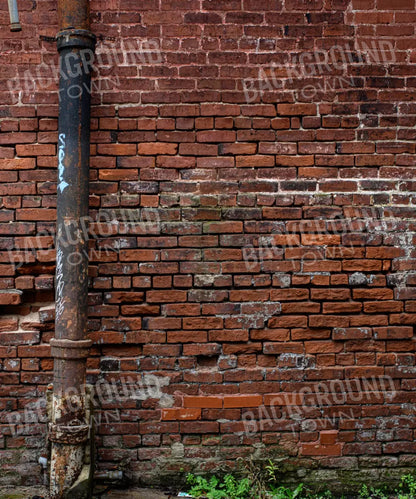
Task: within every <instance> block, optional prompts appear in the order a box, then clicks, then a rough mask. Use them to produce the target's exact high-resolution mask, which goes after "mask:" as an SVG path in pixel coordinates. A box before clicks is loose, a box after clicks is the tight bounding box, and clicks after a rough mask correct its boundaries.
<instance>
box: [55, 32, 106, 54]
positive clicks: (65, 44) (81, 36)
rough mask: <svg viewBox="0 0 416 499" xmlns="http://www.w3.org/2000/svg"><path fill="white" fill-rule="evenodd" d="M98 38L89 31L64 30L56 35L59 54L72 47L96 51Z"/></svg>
mask: <svg viewBox="0 0 416 499" xmlns="http://www.w3.org/2000/svg"><path fill="white" fill-rule="evenodd" d="M96 40H97V37H96V36H95V35H94V33H92V32H91V31H89V30H87V29H64V30H63V31H60V32H59V33H58V34H57V35H56V44H57V47H58V52H59V51H61V50H63V49H66V48H72V47H78V48H86V49H90V50H92V51H94V49H95V42H96Z"/></svg>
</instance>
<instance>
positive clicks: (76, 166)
mask: <svg viewBox="0 0 416 499" xmlns="http://www.w3.org/2000/svg"><path fill="white" fill-rule="evenodd" d="M58 16H59V32H58V34H57V46H58V51H59V64H60V80H59V120H58V121H59V132H58V187H57V228H56V250H57V251H56V274H55V338H54V339H52V340H51V347H52V348H51V351H52V356H53V357H54V378H53V395H52V421H51V423H50V425H49V439H50V441H51V447H52V451H51V468H50V497H51V498H52V499H58V498H65V497H67V492H68V490H69V489H70V487H71V486H72V485H73V484H74V482H75V481H76V479H77V478H78V476H79V474H80V472H81V470H82V467H83V464H84V455H85V445H86V441H87V439H88V434H89V426H88V421H87V420H86V401H85V399H86V394H85V385H86V360H87V357H88V353H89V348H90V346H91V341H90V340H88V339H86V334H87V297H88V240H87V234H85V222H86V220H87V216H88V190H89V189H88V187H89V186H88V179H89V148H90V139H89V136H90V106H91V67H92V60H93V55H94V47H95V37H94V35H93V34H92V33H91V32H90V30H89V28H90V22H89V0H58Z"/></svg>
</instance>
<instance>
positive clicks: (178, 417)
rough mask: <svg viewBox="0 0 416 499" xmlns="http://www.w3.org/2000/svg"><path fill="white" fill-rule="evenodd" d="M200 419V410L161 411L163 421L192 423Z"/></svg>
mask: <svg viewBox="0 0 416 499" xmlns="http://www.w3.org/2000/svg"><path fill="white" fill-rule="evenodd" d="M197 419H201V409H191V408H189V409H162V420H163V421H192V420H197Z"/></svg>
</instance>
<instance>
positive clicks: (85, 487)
mask: <svg viewBox="0 0 416 499" xmlns="http://www.w3.org/2000/svg"><path fill="white" fill-rule="evenodd" d="M92 483H93V479H92V476H91V465H89V464H87V465H85V466H84V467H83V468H82V471H81V473H80V474H79V477H78V479H77V481H76V482H75V483H74V485H73V486H72V487H71V488H70V489H69V491H68V493H67V497H68V499H69V498H70V499H90V498H91V497H92Z"/></svg>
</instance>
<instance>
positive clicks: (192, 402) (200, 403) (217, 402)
mask: <svg viewBox="0 0 416 499" xmlns="http://www.w3.org/2000/svg"><path fill="white" fill-rule="evenodd" d="M183 405H184V407H189V408H191V407H194V408H203V409H204V408H207V409H221V408H222V407H223V398H222V397H215V396H198V397H191V396H185V397H184V399H183Z"/></svg>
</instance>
